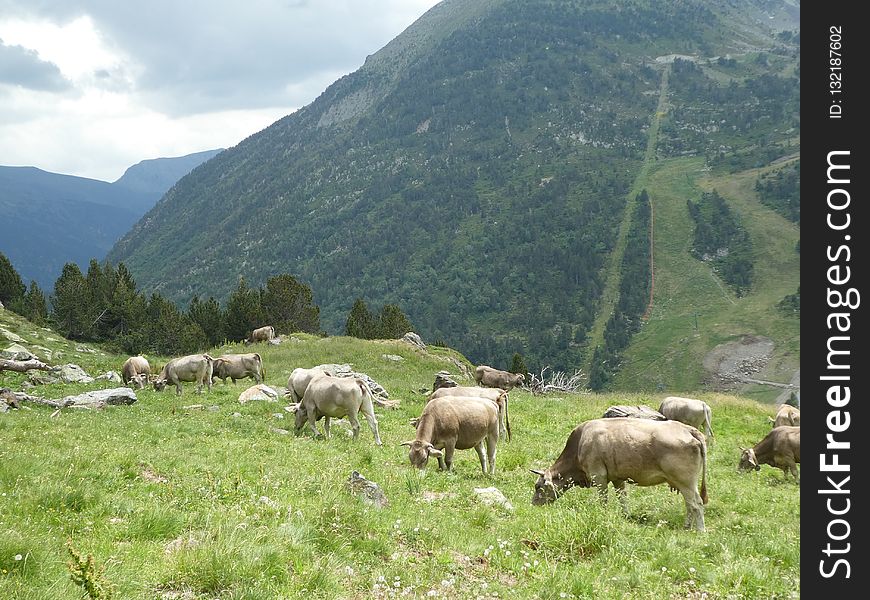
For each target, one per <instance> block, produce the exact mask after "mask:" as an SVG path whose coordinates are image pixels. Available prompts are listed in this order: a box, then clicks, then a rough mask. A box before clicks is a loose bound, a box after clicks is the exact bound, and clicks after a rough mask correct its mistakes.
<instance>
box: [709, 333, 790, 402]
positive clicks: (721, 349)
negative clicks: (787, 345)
mask: <svg viewBox="0 0 870 600" xmlns="http://www.w3.org/2000/svg"><path fill="white" fill-rule="evenodd" d="M773 349H774V343H773V340H771V339H770V338H766V337H762V336H756V335H744V336H742V337H741V338H740V339H739V340H735V341H732V342H726V343H724V344H719V345H718V346H716V347H715V348H713V349H712V350H710V352H708V353H707V356H705V357H704V370H706V371H707V376H706V377H705V381H704V383H705V385H706V386H707V387H709V388H711V389H713V390H716V391H722V392H727V391H734V390H736V389H737V388H739V387H741V386H743V385H744V384H746V383H747V382H748V381H749V380H750V379H752V376H753V375H755V374H756V373H758V372H759V371H761V370H762V369H763V368H764V367H766V366H767V363H768V362H769V361H770V358H771V356H772V355H773Z"/></svg>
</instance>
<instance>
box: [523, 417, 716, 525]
mask: <svg viewBox="0 0 870 600" xmlns="http://www.w3.org/2000/svg"><path fill="white" fill-rule="evenodd" d="M532 473H534V474H535V475H537V476H538V480H537V482H536V483H535V493H534V495H533V496H532V504H534V505H537V506H540V505H543V504H550V503H552V502H555V500H556V498H558V497H559V496H560V495H562V493H563V492H564V491H565V490H566V489H568V488H570V487H572V486H575V485H577V486H580V487H592V486H593V485H594V486H597V487H598V492H599V494H600V496H601V499H602V500H605V501H606V499H607V484H608V483H609V482H613V487H614V488H616V492H617V496H618V497H619V500H620V503H621V504H622V509H623V511H624V512H625V513H626V514H627V513H628V498H627V495H626V491H625V483H626V482H631V483H636V484H637V485H642V486H648V485H657V484H659V483H667V484H668V485H670V486H671V488H673V489H675V490H677V491H678V492H680V493H681V494H682V495H683V498H684V499H685V501H686V523H685V524H686V528H690V527H694V528H695V529H697V530H698V531H704V504H706V503H707V444H706V442H705V440H704V435H703V434H702V433H701V432H700V431H698V430H697V429H695V428H694V427H690V426H688V425H684V424H683V423H680V422H677V421H651V420H648V419H593V420H591V421H586V422H585V423H581V424H580V425H578V426H577V427H576V428H575V429H574V431H572V432H571V434H570V435H569V436H568V442H567V443H566V444H565V449H564V450H562V454H561V455H559V458H557V459H556V462H555V463H553V466H551V467H550V468H549V469H546V470H544V471H538V470H534V469H533V470H532ZM699 476H700V478H701V490H700V494H699V493H698V477H699Z"/></svg>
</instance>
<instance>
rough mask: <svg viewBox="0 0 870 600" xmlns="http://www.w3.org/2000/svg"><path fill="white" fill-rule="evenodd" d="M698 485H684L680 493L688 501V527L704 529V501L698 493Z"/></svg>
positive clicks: (686, 524)
mask: <svg viewBox="0 0 870 600" xmlns="http://www.w3.org/2000/svg"><path fill="white" fill-rule="evenodd" d="M695 488H696V486H695V485H694V484H691V485H689V486H686V487H683V488H682V489H681V490H680V493H681V494H682V495H683V499H684V500H685V501H686V522H685V527H686V529H691V528H692V527H694V528H695V529H696V530H698V531H704V502H703V501H702V500H701V496H700V495H698V490H697V489H695Z"/></svg>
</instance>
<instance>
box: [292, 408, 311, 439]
mask: <svg viewBox="0 0 870 600" xmlns="http://www.w3.org/2000/svg"><path fill="white" fill-rule="evenodd" d="M307 422H308V411H307V410H305V406H304V405H303V404H302V403H301V402H300V403H299V404H297V405H296V431H295V433H296V435H299V434H300V433H302V428H303V427H305V423H307Z"/></svg>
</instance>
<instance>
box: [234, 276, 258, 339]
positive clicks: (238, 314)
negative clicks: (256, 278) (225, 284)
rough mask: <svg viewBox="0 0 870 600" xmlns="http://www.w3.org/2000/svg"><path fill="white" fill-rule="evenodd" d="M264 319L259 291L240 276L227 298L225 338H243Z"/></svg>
mask: <svg viewBox="0 0 870 600" xmlns="http://www.w3.org/2000/svg"><path fill="white" fill-rule="evenodd" d="M264 321H265V315H264V314H263V308H262V306H261V304H260V291H259V290H256V289H251V288H249V287H248V282H247V281H246V280H245V278H244V277H240V278H239V285H238V287H236V290H235V291H234V292H233V293H232V294H231V295H230V298H229V300H227V312H226V334H227V339H230V340H235V341H238V342H240V341H242V340H245V339H247V337H248V336H249V335H250V334H251V332H252V331H253V330H254V329H256V328H257V327H262V326H263V325H264V324H265V322H264Z"/></svg>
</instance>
